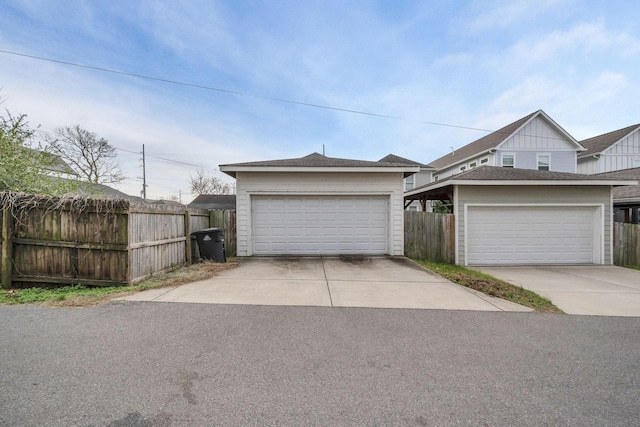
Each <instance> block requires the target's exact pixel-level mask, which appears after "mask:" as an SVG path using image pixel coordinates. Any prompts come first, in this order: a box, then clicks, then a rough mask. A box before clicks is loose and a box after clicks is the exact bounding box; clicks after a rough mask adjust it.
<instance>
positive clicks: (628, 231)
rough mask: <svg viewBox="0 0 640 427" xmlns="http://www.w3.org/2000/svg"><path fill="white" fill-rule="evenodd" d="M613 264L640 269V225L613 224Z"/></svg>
mask: <svg viewBox="0 0 640 427" xmlns="http://www.w3.org/2000/svg"><path fill="white" fill-rule="evenodd" d="M613 263H614V264H615V265H631V266H635V267H640V225H638V224H627V223H622V222H614V223H613Z"/></svg>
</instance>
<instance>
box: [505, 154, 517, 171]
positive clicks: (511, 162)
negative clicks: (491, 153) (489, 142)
mask: <svg viewBox="0 0 640 427" xmlns="http://www.w3.org/2000/svg"><path fill="white" fill-rule="evenodd" d="M502 167H503V168H515V167H516V155H515V154H503V155H502Z"/></svg>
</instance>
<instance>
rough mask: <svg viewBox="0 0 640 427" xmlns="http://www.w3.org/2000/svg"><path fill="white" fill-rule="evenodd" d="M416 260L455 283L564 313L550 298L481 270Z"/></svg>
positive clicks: (549, 310) (547, 311)
mask: <svg viewBox="0 0 640 427" xmlns="http://www.w3.org/2000/svg"><path fill="white" fill-rule="evenodd" d="M416 262H418V263H419V264H420V265H423V266H425V267H426V268H428V269H429V270H431V271H433V272H434V273H436V274H439V275H440V276H442V277H444V278H446V279H449V280H451V281H452V282H454V283H457V284H459V285H462V286H466V287H468V288H471V289H475V290H477V291H480V292H483V293H485V294H487V295H491V296H492V297H497V298H502V299H505V300H507V301H511V302H515V303H517V304H521V305H524V306H526V307H531V308H533V309H534V310H535V311H539V312H542V313H564V312H563V311H562V310H560V309H559V308H558V307H556V306H555V305H553V303H552V302H551V301H550V300H549V299H547V298H545V297H542V296H540V295H538V294H536V293H535V292H532V291H529V290H527V289H524V288H522V287H520V286H515V285H512V284H511V283H507V282H505V281H502V280H499V279H496V278H495V277H493V276H490V275H488V274H484V273H482V272H480V271H476V270H469V269H468V268H464V267H460V266H459V265H455V264H441V263H437V262H431V261H422V260H416Z"/></svg>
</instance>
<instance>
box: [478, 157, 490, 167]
mask: <svg viewBox="0 0 640 427" xmlns="http://www.w3.org/2000/svg"><path fill="white" fill-rule="evenodd" d="M488 161H489V158H488V157H485V158H484V159H480V164H481V165H484V164H485V163H487V162H488Z"/></svg>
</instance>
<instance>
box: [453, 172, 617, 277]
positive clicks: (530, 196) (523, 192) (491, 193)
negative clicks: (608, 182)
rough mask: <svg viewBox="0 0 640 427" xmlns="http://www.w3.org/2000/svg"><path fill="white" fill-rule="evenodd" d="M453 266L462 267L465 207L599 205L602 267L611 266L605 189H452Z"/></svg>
mask: <svg viewBox="0 0 640 427" xmlns="http://www.w3.org/2000/svg"><path fill="white" fill-rule="evenodd" d="M455 193H456V194H455V198H456V201H457V204H456V207H455V215H456V242H457V247H456V255H457V260H456V263H457V264H459V265H465V263H466V260H465V216H464V215H465V205H467V204H484V205H491V204H496V205H498V204H509V205H514V204H519V203H522V204H540V205H541V206H542V205H593V206H596V205H598V206H599V205H602V206H604V209H603V212H602V214H603V216H604V236H603V241H604V242H603V243H604V264H607V265H609V264H612V262H613V261H612V252H611V251H612V248H611V245H612V230H611V229H612V206H611V187H609V186H570V185H568V186H513V187H512V186H498V185H496V186H490V185H488V186H464V185H458V186H456V188H455Z"/></svg>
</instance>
